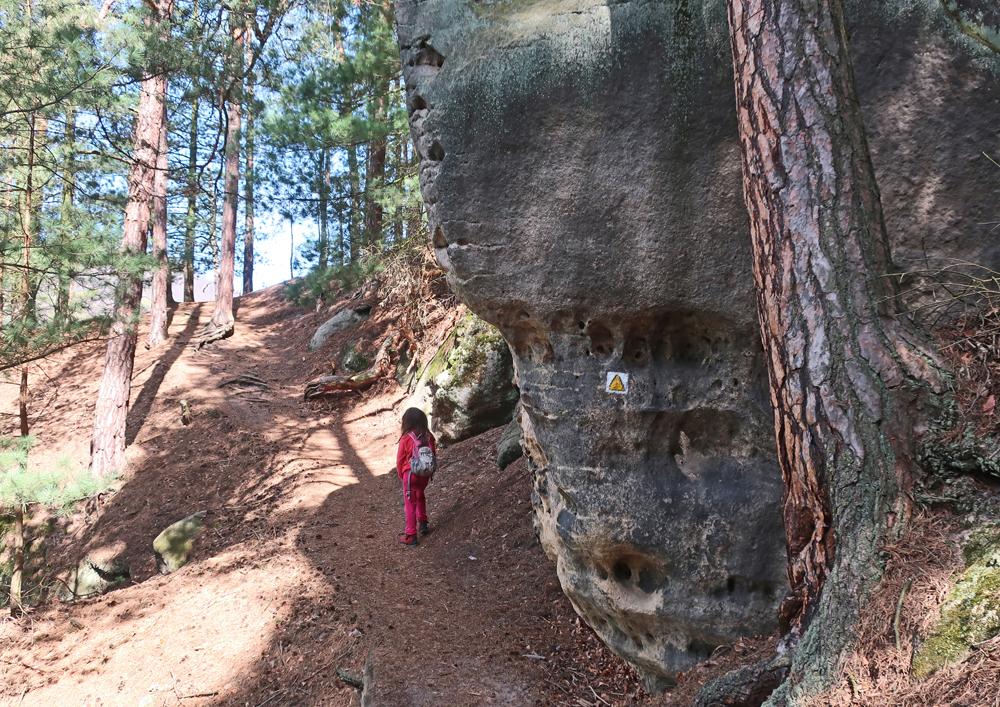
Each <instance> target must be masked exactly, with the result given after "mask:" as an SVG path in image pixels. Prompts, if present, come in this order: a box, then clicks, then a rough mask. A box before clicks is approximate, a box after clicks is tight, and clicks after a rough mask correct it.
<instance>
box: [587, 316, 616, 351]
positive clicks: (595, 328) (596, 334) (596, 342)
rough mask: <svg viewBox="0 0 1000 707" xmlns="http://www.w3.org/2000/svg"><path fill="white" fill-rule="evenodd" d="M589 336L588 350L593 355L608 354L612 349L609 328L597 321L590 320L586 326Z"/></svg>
mask: <svg viewBox="0 0 1000 707" xmlns="http://www.w3.org/2000/svg"><path fill="white" fill-rule="evenodd" d="M587 336H589V337H590V350H591V351H593V352H594V355H595V356H608V355H609V354H611V352H612V351H613V350H614V337H613V336H612V335H611V330H610V329H608V328H607V327H606V326H604V325H603V324H601V323H599V322H591V323H590V325H589V326H588V327H587Z"/></svg>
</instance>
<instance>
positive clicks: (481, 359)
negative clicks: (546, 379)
mask: <svg viewBox="0 0 1000 707" xmlns="http://www.w3.org/2000/svg"><path fill="white" fill-rule="evenodd" d="M518 397H519V394H518V390H517V387H516V386H515V385H514V363H513V361H512V359H511V355H510V349H509V348H508V347H507V342H506V341H504V338H503V336H502V335H501V334H500V332H499V331H498V330H497V329H496V328H495V327H493V326H492V325H490V324H487V323H486V322H484V321H483V320H482V319H480V318H479V317H477V316H475V315H474V314H467V315H466V316H465V317H463V318H462V320H461V321H460V322H459V323H458V324H457V325H456V326H455V328H454V329H453V330H452V332H451V333H450V334H449V335H448V338H447V339H445V341H444V343H443V344H442V345H441V347H440V348H439V349H438V351H437V353H435V354H434V357H433V358H431V360H430V361H429V362H428V363H427V365H426V366H425V367H424V369H423V371H422V372H421V374H420V376H419V379H418V383H417V386H416V388H415V390H414V393H413V395H412V396H411V397H410V400H409V402H408V404H409V405H411V406H413V407H419V408H421V409H423V410H424V412H427V413H428V414H429V416H430V418H431V425H432V427H433V429H434V433H435V434H436V435H437V436H438V438H439V439H440V440H441V441H444V442H458V441H461V440H463V439H468V438H469V437H473V436H475V435H477V434H479V433H481V432H485V431H486V430H489V429H492V428H494V427H497V426H498V425H504V424H506V423H508V422H510V420H511V418H512V417H513V414H514V408H515V406H516V405H517V400H518Z"/></svg>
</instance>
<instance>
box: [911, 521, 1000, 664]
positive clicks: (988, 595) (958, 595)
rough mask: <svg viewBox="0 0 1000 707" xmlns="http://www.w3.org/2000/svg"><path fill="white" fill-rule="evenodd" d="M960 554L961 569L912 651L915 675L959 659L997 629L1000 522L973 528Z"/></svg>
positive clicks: (999, 622) (999, 619) (999, 626)
mask: <svg viewBox="0 0 1000 707" xmlns="http://www.w3.org/2000/svg"><path fill="white" fill-rule="evenodd" d="M963 556H964V558H965V561H966V568H965V571H964V572H962V574H961V576H960V577H959V578H958V581H957V582H956V583H955V587H954V588H953V589H952V590H951V593H950V594H949V595H948V598H947V600H946V601H945V603H944V606H943V607H942V608H941V618H940V619H939V620H938V622H937V625H936V626H935V627H934V629H933V630H932V631H931V634H930V636H929V637H928V638H927V640H926V641H924V643H923V644H922V645H921V646H920V648H919V649H918V650H917V652H916V655H914V658H913V674H914V675H915V676H916V677H918V678H923V677H927V676H928V675H931V674H932V673H934V672H936V671H937V670H940V669H941V668H944V667H947V666H949V665H955V664H957V663H960V662H962V661H963V660H965V659H966V658H967V657H968V656H969V654H970V652H971V650H972V648H973V646H975V645H976V644H979V643H982V642H983V641H986V640H989V639H990V638H992V637H993V636H996V635H997V634H998V633H1000V526H997V525H990V526H986V527H983V528H979V529H977V530H975V531H974V532H973V533H972V535H971V537H970V538H969V540H968V542H967V543H966V544H965V546H964V547H963Z"/></svg>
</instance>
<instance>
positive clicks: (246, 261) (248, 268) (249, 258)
mask: <svg viewBox="0 0 1000 707" xmlns="http://www.w3.org/2000/svg"><path fill="white" fill-rule="evenodd" d="M252 55H253V48H252V46H251V43H250V42H247V43H246V63H247V65H250V63H251V62H252V61H253V56H252ZM253 95H254V82H253V75H252V74H251V75H250V76H249V77H248V80H247V90H246V104H247V138H246V151H247V155H246V176H245V177H244V184H245V187H244V190H245V191H246V205H245V207H244V212H245V213H244V225H243V294H245V295H247V294H250V293H251V292H253V239H254V222H253V219H254V203H253V180H254V173H253V168H254V163H253V159H254V137H255V135H254V117H255V113H256V110H255V108H254V105H253Z"/></svg>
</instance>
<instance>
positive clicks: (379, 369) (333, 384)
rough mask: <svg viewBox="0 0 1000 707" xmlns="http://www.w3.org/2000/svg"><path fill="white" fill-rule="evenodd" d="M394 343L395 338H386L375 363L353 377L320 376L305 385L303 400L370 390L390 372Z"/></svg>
mask: <svg viewBox="0 0 1000 707" xmlns="http://www.w3.org/2000/svg"><path fill="white" fill-rule="evenodd" d="M395 341H396V338H395V337H390V338H387V339H386V340H385V341H384V342H383V343H382V346H380V347H379V350H378V353H377V354H375V362H374V363H373V364H372V365H371V366H370V367H368V368H367V369H366V370H364V371H361V373H356V374H354V375H353V376H342V375H330V376H320V377H319V378H315V379H313V380H311V381H309V382H308V383H306V389H305V393H304V395H303V399H304V400H315V399H316V398H321V397H323V396H324V395H331V394H333V393H343V392H345V391H358V390H365V389H367V388H370V387H371V386H372V385H373V384H374V383H375V381H377V380H379V379H380V378H383V377H385V376H386V375H387V374H388V373H389V371H391V370H392V354H391V351H392V349H393V347H394V343H395Z"/></svg>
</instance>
